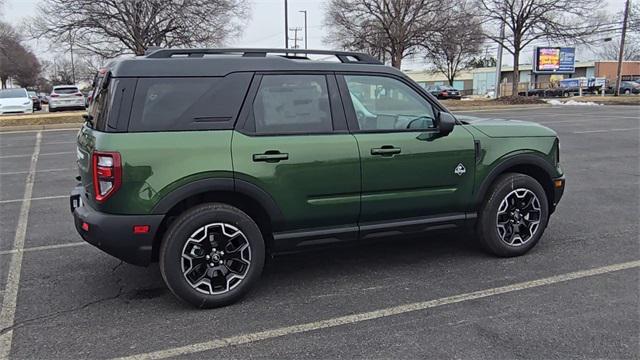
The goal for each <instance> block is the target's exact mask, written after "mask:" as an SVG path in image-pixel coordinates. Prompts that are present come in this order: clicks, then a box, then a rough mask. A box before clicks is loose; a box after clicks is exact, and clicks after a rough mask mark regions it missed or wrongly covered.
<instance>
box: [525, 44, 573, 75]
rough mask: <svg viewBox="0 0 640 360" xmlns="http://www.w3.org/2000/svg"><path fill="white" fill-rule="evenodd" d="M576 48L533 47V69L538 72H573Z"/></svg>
mask: <svg viewBox="0 0 640 360" xmlns="http://www.w3.org/2000/svg"><path fill="white" fill-rule="evenodd" d="M575 63H576V49H575V48H571V47H537V48H535V49H533V71H534V72H535V73H537V74H573V73H574V72H575V71H576V68H575Z"/></svg>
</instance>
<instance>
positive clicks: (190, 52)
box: [146, 48, 382, 65]
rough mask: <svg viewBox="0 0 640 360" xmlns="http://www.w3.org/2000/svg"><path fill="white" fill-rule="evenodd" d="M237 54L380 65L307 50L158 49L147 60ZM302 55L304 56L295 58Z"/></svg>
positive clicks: (363, 57)
mask: <svg viewBox="0 0 640 360" xmlns="http://www.w3.org/2000/svg"><path fill="white" fill-rule="evenodd" d="M225 54H229V55H231V54H238V55H240V54H241V55H242V56H245V57H266V56H267V54H283V55H284V56H285V57H288V58H294V59H295V58H301V59H306V58H307V56H306V55H309V54H311V55H332V56H335V57H337V58H338V60H340V61H341V62H343V63H357V64H376V65H382V63H381V62H380V60H378V59H376V58H374V57H373V56H371V55H368V54H364V53H359V52H351V51H331V50H307V49H242V48H227V49H225V48H221V49H159V50H155V51H151V52H149V54H147V55H146V57H147V58H152V59H162V58H170V57H173V56H175V55H179V56H188V57H203V56H204V55H225ZM297 55H304V56H297Z"/></svg>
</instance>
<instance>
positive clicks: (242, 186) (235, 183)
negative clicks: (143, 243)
mask: <svg viewBox="0 0 640 360" xmlns="http://www.w3.org/2000/svg"><path fill="white" fill-rule="evenodd" d="M212 191H221V192H235V193H239V194H242V195H244V196H247V197H249V198H251V199H252V200H254V201H256V202H257V203H258V204H260V206H262V208H263V209H264V210H265V211H266V212H267V215H269V218H270V219H271V221H272V223H273V224H281V223H282V221H283V218H284V216H283V215H282V211H281V210H280V207H279V206H278V205H277V204H276V202H275V200H274V199H273V198H272V197H271V195H269V193H267V192H266V191H264V190H263V189H262V188H260V187H258V186H257V185H255V184H252V183H250V182H248V181H244V180H240V179H233V178H207V179H200V180H196V181H192V182H190V183H188V184H185V185H182V186H181V187H179V188H177V189H175V190H173V191H172V192H170V193H169V194H168V195H166V196H165V197H163V198H162V199H160V201H158V203H157V204H156V205H155V206H154V207H153V209H152V213H153V214H166V213H167V212H169V210H170V209H171V208H172V207H174V206H175V205H176V204H178V203H179V202H181V201H183V200H185V199H187V198H189V197H191V196H194V195H198V194H203V193H207V192H212Z"/></svg>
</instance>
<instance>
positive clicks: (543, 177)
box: [474, 154, 556, 214]
mask: <svg viewBox="0 0 640 360" xmlns="http://www.w3.org/2000/svg"><path fill="white" fill-rule="evenodd" d="M555 172H556V170H555V168H554V167H553V166H552V165H551V164H550V163H549V162H548V161H546V160H545V159H544V158H542V157H541V156H539V155H535V154H519V155H514V156H512V157H509V158H507V159H505V160H502V161H501V162H500V163H499V164H498V165H496V166H495V167H494V168H493V169H491V171H490V172H489V174H488V175H487V176H486V177H485V178H484V180H483V181H482V182H481V183H480V186H479V187H478V191H477V193H476V196H475V199H474V201H475V202H474V203H475V206H476V207H479V206H480V205H481V204H482V202H483V201H484V199H486V197H487V195H488V191H489V188H490V187H491V185H492V184H493V183H494V182H495V181H496V179H497V178H498V177H499V176H500V175H502V174H506V173H520V174H525V175H528V176H531V177H532V178H534V179H535V180H536V181H537V182H538V183H539V184H540V185H541V186H542V188H543V189H544V192H545V194H546V195H547V200H548V201H547V202H548V204H549V214H551V213H553V211H554V210H555V209H554V206H553V198H554V188H553V178H554V174H555Z"/></svg>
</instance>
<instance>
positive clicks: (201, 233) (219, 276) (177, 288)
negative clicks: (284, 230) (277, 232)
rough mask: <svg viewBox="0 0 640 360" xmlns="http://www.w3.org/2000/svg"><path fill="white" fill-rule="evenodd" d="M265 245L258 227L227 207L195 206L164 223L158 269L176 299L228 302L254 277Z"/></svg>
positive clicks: (204, 305) (215, 303)
mask: <svg viewBox="0 0 640 360" xmlns="http://www.w3.org/2000/svg"><path fill="white" fill-rule="evenodd" d="M264 258H265V246H264V241H263V238H262V233H261V232H260V229H259V228H258V225H256V223H255V222H254V221H253V220H252V219H251V218H250V217H249V216H248V215H247V214H245V213H244V212H243V211H241V210H240V209H237V208H235V207H233V206H230V205H226V204H220V203H210V204H204V205H198V206H196V207H194V208H192V209H190V210H187V211H186V212H185V213H183V214H182V215H180V217H178V219H176V220H175V221H174V223H173V224H172V225H171V226H170V228H169V230H168V231H167V233H166V234H165V236H164V239H163V241H162V246H161V248H160V271H161V272H162V277H163V278H164V281H165V283H166V284H167V287H168V288H169V289H170V290H171V292H173V294H174V295H176V296H177V297H178V298H180V299H182V300H184V301H186V302H188V303H190V304H192V305H194V306H196V307H199V308H212V307H219V306H225V305H229V304H232V303H234V302H236V301H237V300H239V299H240V298H241V297H242V296H243V295H245V294H246V292H247V291H248V290H249V289H250V288H251V287H252V286H253V285H255V283H256V282H257V281H258V279H259V277H260V274H261V273H262V268H263V266H264Z"/></svg>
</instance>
